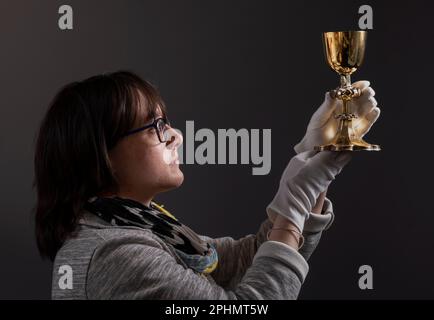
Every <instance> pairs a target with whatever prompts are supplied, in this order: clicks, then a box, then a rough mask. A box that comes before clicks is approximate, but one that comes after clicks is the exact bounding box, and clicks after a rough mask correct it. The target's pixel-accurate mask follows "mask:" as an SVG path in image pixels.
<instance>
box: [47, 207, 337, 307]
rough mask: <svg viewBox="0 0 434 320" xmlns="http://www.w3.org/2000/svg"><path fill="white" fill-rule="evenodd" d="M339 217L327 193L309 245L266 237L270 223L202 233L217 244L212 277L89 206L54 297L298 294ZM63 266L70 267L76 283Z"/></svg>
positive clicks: (61, 255)
mask: <svg viewBox="0 0 434 320" xmlns="http://www.w3.org/2000/svg"><path fill="white" fill-rule="evenodd" d="M332 220H333V210H332V204H331V202H330V201H329V200H328V199H326V202H325V205H324V209H323V214H322V215H311V218H310V219H309V220H308V221H306V225H305V231H304V235H305V239H306V241H305V245H304V247H303V248H302V249H301V250H300V251H299V252H297V251H296V250H294V249H292V248H291V247H290V246H288V245H286V244H284V243H281V242H277V241H267V239H266V234H267V231H268V230H269V229H270V228H271V227H272V222H271V221H270V220H268V219H266V220H265V221H264V222H263V223H262V224H261V226H260V228H259V230H258V232H257V233H256V234H249V235H247V236H245V237H243V238H241V239H238V240H234V239H233V238H231V237H222V238H216V239H212V238H209V237H206V236H200V237H201V238H203V239H205V240H207V241H209V242H212V243H213V244H214V245H216V248H217V253H218V256H219V262H218V266H217V268H216V269H215V270H214V271H213V272H212V273H211V274H210V275H207V276H204V275H201V274H198V273H196V272H195V271H194V270H192V269H190V268H188V267H187V266H186V265H185V264H184V262H183V261H182V259H180V257H179V256H178V255H177V253H176V252H175V250H174V249H173V248H172V247H171V246H170V245H167V244H166V243H165V242H164V241H163V240H161V239H160V238H159V237H157V236H155V235H154V234H153V233H152V232H151V231H150V230H143V229H139V228H136V227H124V226H123V227H118V226H111V225H109V224H108V223H106V222H105V221H103V220H101V219H100V218H98V217H97V216H95V215H93V214H91V213H89V212H86V211H85V212H84V213H83V218H82V219H81V220H80V221H79V224H78V227H77V230H76V232H75V234H74V236H71V237H70V238H69V239H68V240H67V241H66V242H65V243H64V245H63V246H62V248H61V249H60V250H59V251H58V253H57V255H56V259H55V261H54V266H53V281H52V298H53V299H213V300H245V299H248V300H253V299H259V300H262V299H280V300H282V299H296V298H297V296H298V294H299V291H300V287H301V285H302V283H303V281H304V279H305V277H306V274H307V272H308V264H307V262H306V261H307V260H308V258H309V256H310V255H311V254H312V252H313V251H314V249H315V247H316V246H317V244H318V241H319V239H320V237H321V233H322V231H323V230H324V229H327V228H328V226H329V225H330V224H331V222H332ZM65 266H67V268H69V270H70V271H72V276H71V280H72V281H71V284H72V288H71V286H68V287H66V288H65V286H64V285H61V283H62V281H65V277H64V275H65V274H64V272H65Z"/></svg>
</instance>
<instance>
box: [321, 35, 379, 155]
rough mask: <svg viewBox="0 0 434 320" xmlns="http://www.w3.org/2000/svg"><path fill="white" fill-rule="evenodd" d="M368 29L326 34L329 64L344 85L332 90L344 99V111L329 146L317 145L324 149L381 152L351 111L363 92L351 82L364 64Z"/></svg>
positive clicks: (325, 50) (332, 92)
mask: <svg viewBox="0 0 434 320" xmlns="http://www.w3.org/2000/svg"><path fill="white" fill-rule="evenodd" d="M366 38H367V32H366V31H339V32H325V33H324V34H323V42H324V53H325V57H326V60H327V63H328V65H329V66H330V67H331V68H332V69H333V70H334V71H336V72H337V73H338V74H339V75H340V78H341V84H340V86H339V87H338V88H337V89H335V90H332V91H330V95H331V96H332V97H333V98H336V99H339V100H342V113H340V114H338V115H336V116H335V117H336V119H337V120H338V126H337V132H336V134H335V136H334V138H333V139H332V140H331V141H330V142H329V143H328V144H325V145H321V146H315V150H317V151H323V150H329V151H359V150H367V151H379V150H380V146H379V145H375V144H370V143H367V142H365V141H364V140H363V139H362V138H361V137H360V134H358V132H357V130H356V129H354V128H353V124H354V122H353V121H354V120H355V119H357V116H356V115H355V114H354V113H351V100H352V99H353V98H357V97H359V96H360V95H361V91H360V89H358V88H356V87H353V86H352V85H351V74H352V73H354V72H355V71H356V70H357V69H358V68H359V67H360V66H361V65H362V63H363V58H364V55H365V48H366Z"/></svg>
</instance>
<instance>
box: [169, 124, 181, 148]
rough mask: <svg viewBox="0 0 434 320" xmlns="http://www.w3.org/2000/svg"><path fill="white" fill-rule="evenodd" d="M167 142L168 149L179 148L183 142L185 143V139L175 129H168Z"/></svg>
mask: <svg viewBox="0 0 434 320" xmlns="http://www.w3.org/2000/svg"><path fill="white" fill-rule="evenodd" d="M166 134H167V136H168V137H167V142H166V147H168V148H172V149H175V148H178V147H179V146H180V145H181V144H182V142H183V141H184V138H183V137H182V134H181V133H179V132H178V131H177V130H176V129H175V128H169V129H167V133H166Z"/></svg>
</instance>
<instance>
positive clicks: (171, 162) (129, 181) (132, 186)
mask: <svg viewBox="0 0 434 320" xmlns="http://www.w3.org/2000/svg"><path fill="white" fill-rule="evenodd" d="M161 116H162V113H161V110H158V112H157V114H156V118H159V117H161ZM143 118H144V119H145V118H146V117H143ZM152 121H153V119H151V120H150V121H148V122H146V123H145V122H144V121H137V123H138V126H139V127H141V126H144V125H147V124H150V123H152ZM167 130H168V131H167V134H166V135H167V136H169V138H168V141H167V142H163V143H161V142H160V140H159V139H158V135H157V132H156V130H155V128H149V129H146V130H143V131H139V132H136V133H134V134H131V135H129V136H126V137H124V138H122V139H121V140H120V141H119V142H118V143H117V144H116V146H115V147H114V148H113V149H112V150H111V151H110V153H109V156H110V161H111V165H112V167H113V169H114V174H115V176H116V178H117V180H118V183H119V189H118V192H117V193H118V195H119V196H125V197H130V198H132V199H135V200H138V201H141V202H142V203H146V204H147V205H149V201H150V200H152V198H153V197H154V196H155V195H156V194H158V193H161V192H164V191H167V190H170V189H173V188H177V187H179V186H180V185H181V184H182V182H183V180H184V175H183V173H182V172H181V170H180V168H179V161H178V152H177V149H178V147H179V146H180V145H181V144H182V141H183V139H182V135H181V134H179V133H178V132H176V131H175V130H174V129H173V128H170V127H168V129H167Z"/></svg>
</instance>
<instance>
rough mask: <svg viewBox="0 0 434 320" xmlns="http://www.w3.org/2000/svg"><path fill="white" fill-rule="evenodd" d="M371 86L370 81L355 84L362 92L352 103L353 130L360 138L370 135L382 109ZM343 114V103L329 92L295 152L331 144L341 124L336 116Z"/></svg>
mask: <svg viewBox="0 0 434 320" xmlns="http://www.w3.org/2000/svg"><path fill="white" fill-rule="evenodd" d="M369 85H370V82H369V81H358V82H355V83H353V86H354V87H356V88H359V89H360V90H361V95H360V96H359V97H357V98H354V99H353V100H351V102H350V112H351V113H354V114H355V115H356V116H357V118H356V119H353V129H354V130H355V132H357V133H358V134H359V136H360V137H363V136H364V135H365V134H366V133H368V131H369V130H370V129H371V127H372V125H373V124H374V123H375V121H377V119H378V117H379V116H380V108H378V107H377V101H376V100H375V98H374V96H375V91H374V90H373V89H372V88H371V87H370V86H369ZM341 112H342V101H341V100H338V99H334V98H332V97H331V96H330V93H328V92H327V93H326V95H325V99H324V102H323V103H322V104H321V106H320V107H319V108H318V110H316V111H315V113H314V114H313V116H312V118H311V119H310V121H309V125H308V126H307V130H306V134H305V136H304V137H303V139H302V140H301V141H300V142H299V143H298V144H297V145H296V146H295V147H294V150H295V152H297V153H301V152H304V151H308V150H313V148H314V147H315V146H318V145H324V144H327V143H329V142H330V141H331V140H332V139H333V137H334V136H335V134H336V132H337V128H338V124H339V120H338V119H336V118H335V115H337V114H339V113H341Z"/></svg>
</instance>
